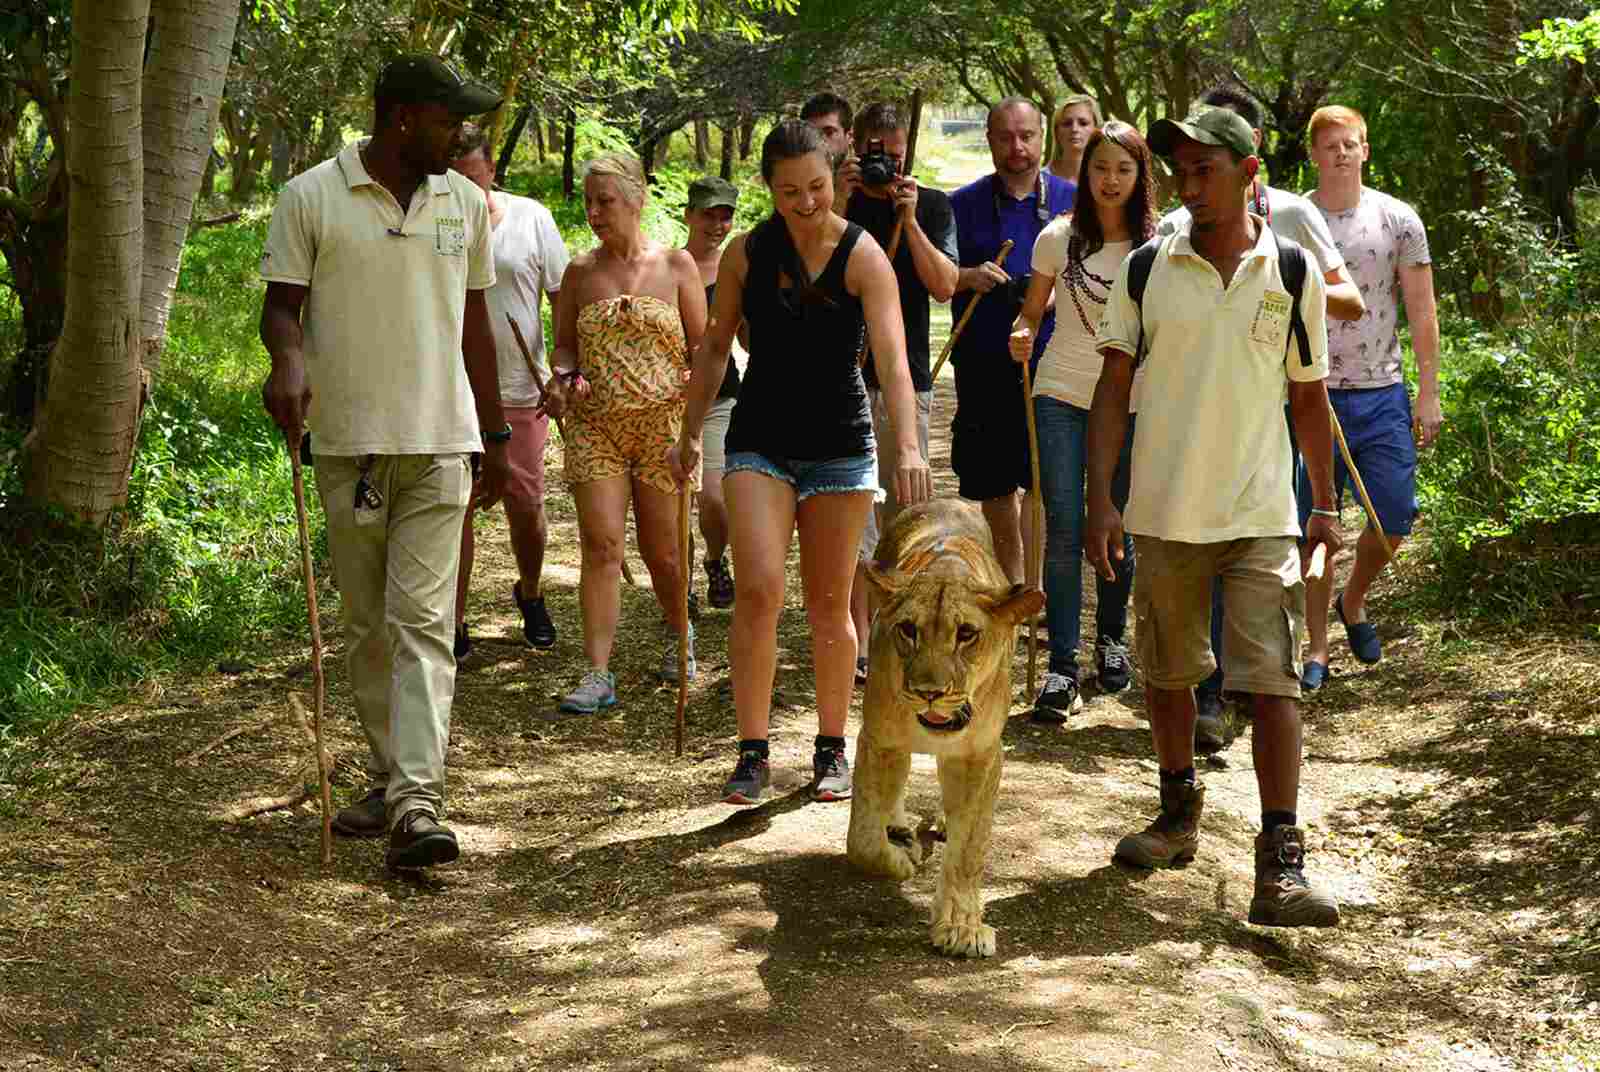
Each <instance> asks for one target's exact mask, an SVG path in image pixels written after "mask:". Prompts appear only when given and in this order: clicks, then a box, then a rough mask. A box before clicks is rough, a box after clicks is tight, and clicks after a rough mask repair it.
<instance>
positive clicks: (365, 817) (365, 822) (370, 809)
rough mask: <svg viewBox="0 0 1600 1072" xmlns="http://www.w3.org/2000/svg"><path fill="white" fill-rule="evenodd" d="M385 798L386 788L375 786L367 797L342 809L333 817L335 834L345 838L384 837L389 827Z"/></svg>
mask: <svg viewBox="0 0 1600 1072" xmlns="http://www.w3.org/2000/svg"><path fill="white" fill-rule="evenodd" d="M383 798H384V787H383V786H381V785H378V786H373V787H372V788H371V789H369V790H367V795H366V796H364V797H362V798H361V799H360V800H358V801H356V802H355V803H354V804H352V805H350V806H349V807H348V808H340V809H339V812H338V814H336V815H335V816H334V817H333V832H334V833H336V834H343V835H344V836H345V837H382V836H383V833H384V831H385V830H386V829H387V827H388V811H387V809H386V808H385V807H384V803H383Z"/></svg>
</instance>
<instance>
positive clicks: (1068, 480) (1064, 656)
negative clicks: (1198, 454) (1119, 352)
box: [1033, 395, 1134, 678]
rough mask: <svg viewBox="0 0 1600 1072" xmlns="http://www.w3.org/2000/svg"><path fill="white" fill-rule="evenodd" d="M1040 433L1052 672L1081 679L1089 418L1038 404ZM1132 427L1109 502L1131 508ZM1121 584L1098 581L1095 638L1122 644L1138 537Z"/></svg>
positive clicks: (1046, 402)
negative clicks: (1129, 500)
mask: <svg viewBox="0 0 1600 1072" xmlns="http://www.w3.org/2000/svg"><path fill="white" fill-rule="evenodd" d="M1033 412H1034V419H1035V423H1036V424H1037V426H1038V431H1039V482H1040V489H1039V490H1040V491H1041V493H1042V495H1043V498H1044V525H1045V543H1044V595H1045V602H1044V614H1045V621H1046V622H1048V623H1049V626H1050V672H1051V673H1054V674H1066V675H1068V676H1070V677H1073V678H1076V677H1077V676H1078V638H1079V634H1080V632H1081V630H1082V625H1081V618H1082V614H1083V526H1084V516H1083V511H1084V499H1085V490H1086V489H1085V483H1086V479H1087V475H1088V474H1087V470H1086V468H1085V465H1086V461H1087V446H1088V432H1089V411H1088V410H1085V409H1079V408H1078V407H1077V406H1073V405H1069V404H1068V403H1066V402H1061V401H1059V400H1057V399H1054V398H1046V397H1044V396H1042V395H1041V396H1038V397H1036V398H1034V400H1033ZM1133 425H1134V420H1133V417H1132V416H1131V415H1130V416H1129V418H1128V437H1127V439H1126V440H1125V441H1124V442H1123V444H1122V456H1121V457H1120V458H1119V459H1117V471H1116V473H1115V475H1114V476H1113V477H1112V479H1111V502H1112V504H1113V505H1115V506H1116V508H1117V509H1118V510H1123V509H1126V508H1127V505H1128V465H1129V460H1130V457H1131V455H1132V451H1133ZM1122 554H1123V559H1122V561H1121V562H1119V563H1116V567H1117V579H1116V580H1115V581H1109V582H1108V581H1107V580H1105V578H1103V577H1099V576H1096V578H1095V595H1096V598H1097V606H1096V607H1095V636H1096V637H1110V638H1111V639H1112V640H1118V641H1120V640H1121V639H1122V635H1123V633H1124V632H1125V631H1126V630H1127V626H1128V595H1129V593H1130V592H1132V591H1133V537H1131V536H1126V537H1124V539H1123V544H1122Z"/></svg>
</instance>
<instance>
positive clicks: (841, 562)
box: [669, 120, 929, 804]
mask: <svg viewBox="0 0 1600 1072" xmlns="http://www.w3.org/2000/svg"><path fill="white" fill-rule="evenodd" d="M761 175H762V178H764V179H765V180H766V182H767V185H768V187H770V188H771V190H772V195H773V207H774V209H775V211H774V214H773V216H772V218H771V219H769V220H767V221H766V222H764V223H762V224H761V225H760V226H759V227H757V228H755V229H754V230H753V231H751V232H749V233H748V234H745V235H741V236H739V237H738V238H735V239H734V240H733V243H732V244H731V245H730V246H729V247H728V251H727V252H726V253H725V254H724V255H723V258H722V264H721V266H720V268H719V271H718V277H717V292H716V304H715V307H714V308H713V310H712V315H713V317H714V321H713V324H712V327H711V329H710V330H709V331H708V332H707V334H706V336H705V340H704V343H703V344H702V346H701V347H700V349H699V350H698V351H697V352H696V354H695V357H694V372H693V376H692V378H691V380H690V383H689V389H688V401H687V408H686V412H685V414H684V425H683V433H682V435H681V436H680V437H679V440H678V444H677V446H675V447H673V448H672V451H671V454H670V457H669V464H670V465H671V466H672V467H673V471H674V472H675V473H677V474H679V475H680V477H681V476H682V475H684V474H687V473H689V472H692V471H693V470H694V468H695V467H696V465H698V463H699V461H700V454H701V447H700V429H701V424H702V422H703V420H704V417H705V412H706V409H707V407H708V406H709V405H710V403H711V400H712V398H713V397H714V396H715V395H716V393H717V388H718V386H719V385H720V384H721V383H722V379H723V372H724V369H725V368H726V366H727V361H728V349H729V347H730V345H731V344H732V342H733V337H734V332H735V331H736V330H737V328H738V326H739V323H740V321H741V320H743V321H745V322H746V324H747V325H748V327H749V340H750V361H749V363H748V365H747V366H746V368H745V374H744V382H743V383H742V385H741V386H740V391H739V401H738V403H737V404H736V406H735V407H734V411H733V422H732V425H731V426H730V427H729V429H728V441H727V450H728V459H727V468H726V470H725V471H724V472H725V475H724V477H723V488H724V494H725V495H726V497H727V501H728V513H729V522H730V527H731V533H730V535H731V542H732V545H733V561H734V576H735V578H736V586H737V590H738V596H737V598H736V600H735V602H734V609H733V626H732V629H731V630H730V632H729V637H728V649H729V650H728V655H729V660H730V662H731V663H732V664H733V700H734V707H735V708H736V710H737V712H738V718H739V738H740V741H739V761H738V764H737V766H736V767H735V768H734V773H733V777H732V778H730V779H729V781H728V783H727V785H726V786H725V787H724V788H723V794H722V795H723V799H724V800H726V801H727V802H729V803H735V804H753V803H756V802H757V801H759V800H760V799H761V796H762V793H763V791H764V789H765V788H766V786H767V782H768V778H769V774H768V768H767V724H768V718H769V715H770V712H771V704H772V686H773V678H774V675H775V673H776V667H777V629H778V614H779V612H780V611H781V610H782V609H783V599H784V589H785V577H784V562H785V560H786V558H787V557H788V553H789V544H790V541H791V540H792V538H793V534H794V532H795V530H796V528H798V529H799V533H800V570H801V573H802V575H803V577H804V581H805V591H806V616H807V619H808V621H809V624H810V627H811V635H812V657H813V663H814V666H815V670H816V692H817V721H818V734H817V742H816V754H815V757H814V759H813V767H812V770H813V774H814V782H813V786H812V793H813V795H814V796H816V797H817V798H818V799H823V800H837V799H842V798H845V797H848V796H849V795H850V769H849V765H848V764H847V763H846V762H845V753H844V727H845V718H846V716H847V715H848V713H849V704H850V692H851V689H852V686H853V681H854V676H855V659H856V645H857V639H858V638H857V637H856V635H855V628H854V626H853V625H852V623H851V620H850V586H851V581H852V579H853V576H854V572H855V564H856V549H857V545H858V544H859V543H860V541H861V533H862V530H863V529H864V528H865V527H866V521H867V511H868V510H870V509H872V502H873V499H874V498H875V497H876V495H877V484H878V481H877V460H876V444H875V443H874V442H873V438H872V421H871V416H870V414H869V413H868V410H867V403H866V389H865V387H864V385H863V384H862V381H861V371H860V369H859V368H858V367H857V365H856V353H857V350H858V348H859V343H860V339H861V332H862V325H863V321H865V326H866V331H867V335H868V337H869V338H870V340H871V343H872V353H873V355H874V359H875V360H876V362H877V365H876V366H875V367H876V369H877V373H878V382H879V384H880V385H882V388H883V391H884V395H885V397H886V399H887V402H888V408H889V418H890V423H891V425H892V426H893V429H894V436H895V440H896V442H897V444H898V446H899V452H898V453H899V458H900V467H899V469H898V471H897V472H896V474H895V482H896V492H897V493H898V496H899V501H900V502H901V503H906V504H910V503H916V502H922V501H925V500H926V499H927V498H928V495H929V476H928V465H927V462H926V461H925V460H924V459H923V457H922V453H921V451H920V449H919V448H918V445H917V434H916V409H915V400H914V397H913V394H912V389H911V372H910V369H909V367H908V365H907V364H906V347H905V327H904V325H903V324H902V322H901V319H900V298H899V291H898V289H897V287H896V285H895V279H894V272H893V270H892V269H891V268H890V267H889V261H888V258H887V257H885V256H884V255H883V251H882V250H881V249H879V248H878V245H877V243H876V242H874V241H873V240H872V238H871V237H870V236H868V235H865V234H863V233H862V231H861V229H860V228H859V227H856V226H854V225H850V224H846V223H845V221H844V220H843V218H841V217H840V216H838V215H836V214H834V212H833V211H832V205H833V166H832V162H831V161H830V159H829V157H828V154H827V152H826V150H825V149H824V147H823V144H822V138H821V135H820V134H818V133H817V131H816V130H814V129H813V128H812V127H811V126H810V125H809V124H807V123H803V122H800V121H798V120H790V121H786V122H783V123H780V124H778V126H777V127H775V128H774V129H773V131H772V133H771V134H769V135H768V136H767V139H766V141H765V142H764V143H763V144H762V146H761ZM859 639H860V642H861V644H862V647H863V649H864V647H865V641H866V638H865V637H862V638H859Z"/></svg>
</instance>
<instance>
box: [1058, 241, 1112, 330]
mask: <svg viewBox="0 0 1600 1072" xmlns="http://www.w3.org/2000/svg"><path fill="white" fill-rule="evenodd" d="M1079 248H1080V243H1078V242H1077V241H1072V242H1070V243H1068V246H1067V266H1066V267H1065V268H1063V269H1062V270H1061V278H1062V279H1065V280H1066V281H1067V293H1068V294H1070V295H1071V296H1072V307H1073V308H1074V309H1076V310H1077V311H1078V323H1080V324H1082V325H1083V330H1084V331H1085V332H1086V333H1087V334H1089V335H1093V334H1094V333H1095V329H1094V327H1093V325H1091V324H1090V323H1089V317H1088V314H1087V313H1085V312H1084V310H1083V302H1082V301H1081V300H1079V298H1078V294H1079V292H1080V291H1081V292H1082V293H1083V296H1084V297H1085V298H1087V299H1088V300H1089V301H1090V303H1091V304H1093V305H1105V303H1106V302H1107V300H1109V299H1110V297H1111V284H1112V282H1113V280H1110V279H1106V278H1103V277H1101V276H1098V275H1095V274H1094V273H1093V272H1091V271H1089V267H1088V265H1087V264H1085V263H1084V258H1082V257H1079V256H1077V252H1076V251H1077V250H1078V249H1079ZM1090 280H1093V281H1094V282H1095V283H1097V284H1099V286H1100V293H1099V294H1096V293H1095V292H1094V291H1093V290H1090V289H1089V281H1090Z"/></svg>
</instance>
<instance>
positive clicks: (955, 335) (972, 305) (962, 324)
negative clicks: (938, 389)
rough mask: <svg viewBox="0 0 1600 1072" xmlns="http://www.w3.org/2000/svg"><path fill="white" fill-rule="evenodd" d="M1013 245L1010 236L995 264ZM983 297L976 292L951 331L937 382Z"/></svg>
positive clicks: (937, 365) (937, 364)
mask: <svg viewBox="0 0 1600 1072" xmlns="http://www.w3.org/2000/svg"><path fill="white" fill-rule="evenodd" d="M1012 245H1013V243H1012V241H1011V239H1009V238H1008V239H1006V240H1005V244H1004V245H1002V246H1001V247H1000V252H999V253H996V254H995V255H994V263H995V264H1000V263H1002V262H1004V261H1005V259H1006V255H1007V254H1009V253H1010V252H1011V247H1012ZM992 289H993V288H991V290H992ZM985 293H988V291H985ZM983 298H984V295H983V294H974V295H973V296H972V300H971V301H969V302H968V303H967V311H966V312H964V313H962V314H961V319H960V321H958V322H957V323H956V329H955V330H954V331H952V332H951V333H950V339H949V341H948V342H946V343H945V344H944V349H943V350H942V351H941V352H940V354H939V360H938V361H936V362H934V365H933V376H932V377H931V379H933V380H934V381H935V382H937V381H938V379H939V370H940V369H942V368H944V363H945V361H946V360H948V359H949V357H950V351H951V350H954V349H955V346H956V340H957V339H959V338H961V332H962V330H963V329H965V328H966V326H967V321H968V320H970V319H972V311H973V310H974V309H976V308H977V307H978V303H979V302H981V301H982V300H983Z"/></svg>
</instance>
